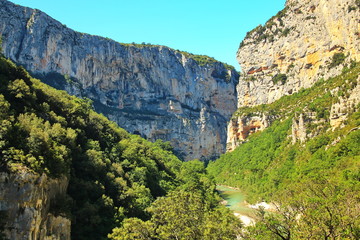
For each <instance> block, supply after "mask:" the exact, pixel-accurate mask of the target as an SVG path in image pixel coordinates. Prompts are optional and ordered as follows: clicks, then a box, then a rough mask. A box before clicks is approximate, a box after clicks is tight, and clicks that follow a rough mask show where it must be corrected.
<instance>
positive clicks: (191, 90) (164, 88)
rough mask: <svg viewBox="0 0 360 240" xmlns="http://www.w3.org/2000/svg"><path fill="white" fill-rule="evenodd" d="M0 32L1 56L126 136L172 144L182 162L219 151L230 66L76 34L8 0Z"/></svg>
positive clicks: (231, 102)
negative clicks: (84, 104)
mask: <svg viewBox="0 0 360 240" xmlns="http://www.w3.org/2000/svg"><path fill="white" fill-rule="evenodd" d="M0 33H1V36H2V39H3V49H4V54H5V55H6V56H7V57H9V58H11V59H12V60H13V61H15V62H16V63H18V64H21V65H23V66H24V67H25V68H26V69H27V70H29V71H31V72H32V73H33V74H35V75H36V76H38V77H39V78H41V79H42V80H44V81H45V82H46V83H48V84H50V85H52V86H54V87H56V88H58V89H64V90H66V91H68V92H69V93H71V94H75V95H78V96H83V97H88V98H91V99H92V100H93V101H94V106H95V109H96V110H97V111H99V112H102V113H104V114H105V115H106V116H107V117H109V118H110V119H111V120H114V121H116V122H117V123H118V124H119V126H121V127H123V128H124V129H126V130H127V131H129V132H131V133H135V134H139V135H141V136H142V137H144V138H147V139H149V140H152V141H155V140H156V139H162V140H165V141H170V142H171V143H172V145H173V147H174V149H175V151H176V152H177V153H178V155H180V156H181V157H182V158H183V159H184V160H191V159H194V158H199V159H202V160H209V159H213V158H216V157H217V156H219V155H220V154H221V153H223V152H224V151H225V146H226V126H227V121H228V120H229V119H230V116H231V114H232V113H233V112H234V111H235V110H236V104H237V95H236V89H235V88H236V85H237V82H238V77H239V75H238V73H237V72H236V71H235V70H234V69H233V68H231V67H228V66H225V65H224V64H222V63H220V62H217V61H215V60H213V59H210V58H208V57H205V56H194V55H191V54H187V53H184V52H180V51H176V50H173V49H170V48H168V47H164V46H152V45H133V44H130V45H129V44H120V43H117V42H115V41H112V40H110V39H106V38H102V37H98V36H91V35H88V34H83V33H79V32H75V31H73V30H71V29H69V28H67V27H66V26H64V25H62V24H61V23H59V22H57V21H56V20H54V19H52V18H51V17H49V16H48V15H46V14H45V13H43V12H41V11H38V10H33V9H30V8H24V7H21V6H18V5H14V4H12V3H10V2H8V1H6V0H0ZM204 59H205V62H204V61H202V60H204Z"/></svg>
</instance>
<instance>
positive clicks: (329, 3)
mask: <svg viewBox="0 0 360 240" xmlns="http://www.w3.org/2000/svg"><path fill="white" fill-rule="evenodd" d="M359 9H360V6H359V3H358V1H355V0H311V1H310V0H305V1H298V0H288V1H287V2H286V7H285V9H284V10H282V11H281V12H279V13H278V14H277V15H276V16H274V17H273V18H271V19H270V20H269V21H268V22H267V23H266V24H265V25H264V26H258V27H257V28H255V29H254V30H252V31H250V32H249V33H248V34H247V36H246V38H245V39H244V41H243V42H242V43H241V45H240V48H239V50H238V53H237V59H238V61H239V63H240V65H241V67H242V70H243V75H242V77H241V78H240V81H239V85H238V87H237V91H238V106H239V107H241V106H253V105H258V104H264V103H271V102H273V101H275V100H277V99H279V98H280V97H282V96H284V95H289V94H292V93H294V92H297V91H298V90H299V89H301V88H308V87H310V86H312V85H313V84H314V83H315V82H316V81H317V80H319V79H321V78H324V79H327V78H329V77H331V76H336V75H338V74H339V73H341V69H342V67H343V66H344V64H347V63H349V62H350V61H351V60H356V61H359V60H360V51H359V46H360V35H359V32H360V23H359V19H360V10H359ZM334 56H335V58H334Z"/></svg>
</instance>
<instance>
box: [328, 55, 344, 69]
mask: <svg viewBox="0 0 360 240" xmlns="http://www.w3.org/2000/svg"><path fill="white" fill-rule="evenodd" d="M345 58H346V56H345V54H344V53H335V54H334V55H333V57H332V60H331V63H330V64H329V69H330V68H333V67H336V66H339V65H340V64H342V63H343V62H344V61H345Z"/></svg>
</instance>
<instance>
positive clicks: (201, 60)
mask: <svg viewBox="0 0 360 240" xmlns="http://www.w3.org/2000/svg"><path fill="white" fill-rule="evenodd" d="M179 52H180V53H181V54H183V55H184V56H185V57H187V58H191V59H193V60H194V61H196V62H197V63H198V64H199V65H200V66H205V65H207V64H210V65H212V64H214V63H220V62H219V61H217V60H216V59H214V58H212V57H209V56H206V55H196V54H192V53H188V52H185V51H179ZM222 64H223V65H224V67H225V68H226V69H227V70H230V71H235V68H234V67H233V66H231V65H229V64H226V63H222Z"/></svg>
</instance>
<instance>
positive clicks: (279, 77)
mask: <svg viewBox="0 0 360 240" xmlns="http://www.w3.org/2000/svg"><path fill="white" fill-rule="evenodd" d="M286 80H287V76H286V74H283V73H279V74H276V75H275V76H274V77H273V79H272V81H273V83H274V84H277V83H278V82H281V85H284V84H285V83H286Z"/></svg>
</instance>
